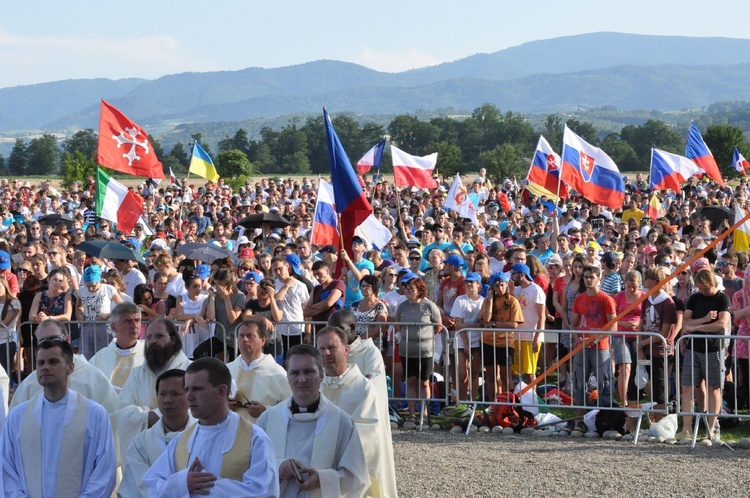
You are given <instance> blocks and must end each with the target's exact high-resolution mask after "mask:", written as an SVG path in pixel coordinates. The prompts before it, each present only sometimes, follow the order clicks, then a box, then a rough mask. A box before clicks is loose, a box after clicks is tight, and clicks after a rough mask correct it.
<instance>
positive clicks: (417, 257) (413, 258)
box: [409, 256, 422, 261]
mask: <svg viewBox="0 0 750 498" xmlns="http://www.w3.org/2000/svg"><path fill="white" fill-rule="evenodd" d="M421 259H422V258H420V257H419V256H409V261H420V260H421Z"/></svg>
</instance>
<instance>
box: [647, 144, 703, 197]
mask: <svg viewBox="0 0 750 498" xmlns="http://www.w3.org/2000/svg"><path fill="white" fill-rule="evenodd" d="M701 171H702V170H701V169H700V168H699V167H698V166H697V165H696V164H695V163H694V162H693V161H691V160H690V159H688V158H687V157H683V156H678V155H677V154H670V153H669V152H666V151H663V150H660V149H651V190H667V189H670V190H673V191H675V192H679V191H680V188H682V184H683V183H685V181H686V180H687V179H688V178H690V177H691V176H693V175H697V174H699V173H700V172H701Z"/></svg>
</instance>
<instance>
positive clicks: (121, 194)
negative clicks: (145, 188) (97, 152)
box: [96, 168, 143, 234]
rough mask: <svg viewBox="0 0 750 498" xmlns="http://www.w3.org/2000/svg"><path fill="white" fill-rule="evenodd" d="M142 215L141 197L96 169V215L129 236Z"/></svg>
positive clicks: (99, 169)
mask: <svg viewBox="0 0 750 498" xmlns="http://www.w3.org/2000/svg"><path fill="white" fill-rule="evenodd" d="M141 214H143V197H141V196H140V195H138V194H136V193H135V192H132V191H130V190H128V188H127V187H126V186H125V185H123V184H122V183H120V182H118V181H117V180H115V179H114V178H112V177H110V176H109V175H108V174H107V173H105V172H104V171H103V170H102V169H101V168H96V215H97V216H99V217H100V218H104V219H105V220H109V221H111V222H112V223H114V224H115V225H117V229H118V230H120V231H121V232H125V233H127V234H129V233H130V232H132V231H133V227H135V225H136V224H137V223H138V219H139V218H140V217H141Z"/></svg>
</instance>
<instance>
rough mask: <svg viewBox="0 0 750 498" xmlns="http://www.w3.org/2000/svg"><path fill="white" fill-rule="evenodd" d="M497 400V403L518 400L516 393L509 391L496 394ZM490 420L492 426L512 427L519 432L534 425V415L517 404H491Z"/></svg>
mask: <svg viewBox="0 0 750 498" xmlns="http://www.w3.org/2000/svg"><path fill="white" fill-rule="evenodd" d="M497 401H498V403H518V402H519V401H518V398H516V395H515V394H513V393H512V392H510V391H505V392H502V393H500V394H498V395H497ZM490 422H491V423H492V425H493V426H496V425H499V426H500V427H512V428H513V430H514V431H516V432H520V431H521V429H523V428H524V427H533V426H535V425H536V419H535V418H534V416H533V415H531V413H529V412H527V411H525V410H524V409H523V408H522V407H521V406H520V405H518V404H507V405H492V412H491V414H490Z"/></svg>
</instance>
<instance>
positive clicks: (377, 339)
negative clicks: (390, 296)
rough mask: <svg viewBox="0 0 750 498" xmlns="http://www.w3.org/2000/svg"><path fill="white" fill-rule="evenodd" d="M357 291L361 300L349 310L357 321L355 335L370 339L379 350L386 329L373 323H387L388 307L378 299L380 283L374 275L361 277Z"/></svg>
mask: <svg viewBox="0 0 750 498" xmlns="http://www.w3.org/2000/svg"><path fill="white" fill-rule="evenodd" d="M359 289H360V292H361V293H362V300H361V301H359V302H358V303H355V304H354V305H353V306H352V308H351V310H352V311H353V312H354V316H355V317H356V320H357V327H356V333H357V335H359V336H360V337H361V338H362V339H372V342H373V344H374V345H375V347H376V348H379V349H381V348H382V345H383V344H384V341H385V331H386V328H385V327H382V326H380V325H375V323H384V322H387V321H388V306H387V305H386V303H384V302H383V301H382V300H381V299H380V297H379V295H380V282H378V279H377V277H375V276H374V275H366V276H364V277H362V281H360V283H359Z"/></svg>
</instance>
